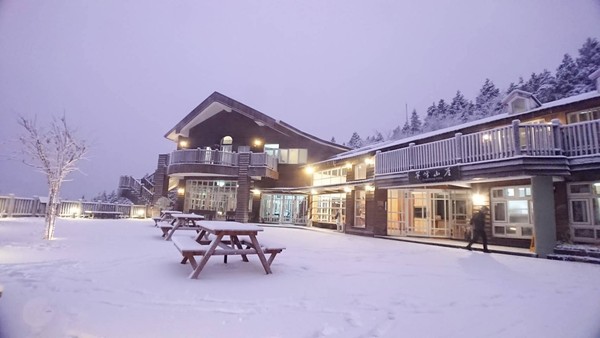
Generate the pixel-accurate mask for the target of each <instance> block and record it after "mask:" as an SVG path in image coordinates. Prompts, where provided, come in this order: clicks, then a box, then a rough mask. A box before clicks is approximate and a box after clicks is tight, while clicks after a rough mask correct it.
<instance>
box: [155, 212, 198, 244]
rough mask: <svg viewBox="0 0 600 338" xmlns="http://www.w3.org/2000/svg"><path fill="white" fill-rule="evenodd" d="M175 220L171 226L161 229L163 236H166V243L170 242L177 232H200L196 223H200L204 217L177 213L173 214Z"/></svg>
mask: <svg viewBox="0 0 600 338" xmlns="http://www.w3.org/2000/svg"><path fill="white" fill-rule="evenodd" d="M172 216H173V220H172V221H171V223H170V225H161V226H160V229H161V230H162V231H163V236H165V241H170V240H171V237H173V234H174V233H175V231H177V230H197V231H200V229H199V228H198V225H197V224H196V221H200V220H203V219H204V216H202V215H196V214H184V213H175V214H172Z"/></svg>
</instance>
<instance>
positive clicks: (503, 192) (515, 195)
mask: <svg viewBox="0 0 600 338" xmlns="http://www.w3.org/2000/svg"><path fill="white" fill-rule="evenodd" d="M491 196H492V201H491V202H492V230H493V232H494V236H497V237H521V238H530V237H531V236H533V207H532V202H531V187H530V186H514V187H503V188H493V189H492V191H491Z"/></svg>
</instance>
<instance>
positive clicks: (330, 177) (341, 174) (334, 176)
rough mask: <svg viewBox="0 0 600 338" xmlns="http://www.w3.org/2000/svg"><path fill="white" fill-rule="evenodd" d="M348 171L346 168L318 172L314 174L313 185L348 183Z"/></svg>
mask: <svg viewBox="0 0 600 338" xmlns="http://www.w3.org/2000/svg"><path fill="white" fill-rule="evenodd" d="M346 171H347V169H346V168H344V167H339V168H333V169H327V170H321V171H317V172H315V173H314V174H313V185H314V186H320V185H329V184H339V183H345V182H346Z"/></svg>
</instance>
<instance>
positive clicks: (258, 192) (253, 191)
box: [252, 189, 260, 196]
mask: <svg viewBox="0 0 600 338" xmlns="http://www.w3.org/2000/svg"><path fill="white" fill-rule="evenodd" d="M252 194H253V195H254V196H260V190H258V189H252Z"/></svg>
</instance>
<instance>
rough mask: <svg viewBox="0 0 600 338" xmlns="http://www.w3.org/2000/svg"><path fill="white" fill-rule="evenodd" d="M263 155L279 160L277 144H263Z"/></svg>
mask: <svg viewBox="0 0 600 338" xmlns="http://www.w3.org/2000/svg"><path fill="white" fill-rule="evenodd" d="M265 153H267V154H269V155H271V156H273V157H275V158H279V144H265Z"/></svg>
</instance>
